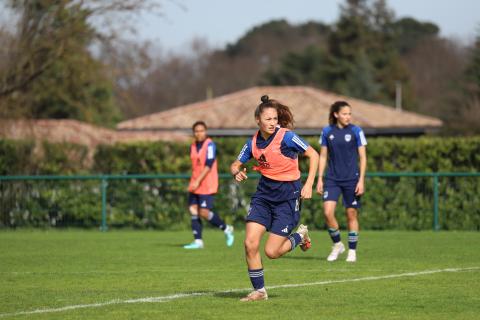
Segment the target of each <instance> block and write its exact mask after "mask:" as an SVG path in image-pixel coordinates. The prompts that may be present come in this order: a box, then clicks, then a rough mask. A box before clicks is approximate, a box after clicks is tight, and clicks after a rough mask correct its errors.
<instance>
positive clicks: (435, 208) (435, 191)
mask: <svg viewBox="0 0 480 320" xmlns="http://www.w3.org/2000/svg"><path fill="white" fill-rule="evenodd" d="M433 230H434V231H437V230H440V225H439V223H438V173H434V175H433Z"/></svg>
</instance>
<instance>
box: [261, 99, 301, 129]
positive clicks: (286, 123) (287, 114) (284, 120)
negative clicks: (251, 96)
mask: <svg viewBox="0 0 480 320" xmlns="http://www.w3.org/2000/svg"><path fill="white" fill-rule="evenodd" d="M260 100H262V103H260V104H259V105H258V107H257V108H256V109H255V119H258V118H260V115H261V114H262V112H263V110H265V109H266V108H273V109H275V110H277V114H278V124H279V125H280V127H282V128H288V129H293V123H294V120H293V114H292V112H291V111H290V108H289V107H287V106H286V105H283V104H281V103H280V102H278V101H277V100H273V99H270V98H269V97H268V96H267V95H263V96H262V97H261V98H260Z"/></svg>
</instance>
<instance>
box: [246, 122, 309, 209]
mask: <svg viewBox="0 0 480 320" xmlns="http://www.w3.org/2000/svg"><path fill="white" fill-rule="evenodd" d="M278 129H279V128H277V129H276V130H275V132H274V133H273V134H272V135H271V136H270V137H268V139H267V140H265V139H264V138H263V137H262V135H261V134H258V135H257V141H256V146H257V148H259V149H265V148H266V147H267V146H268V145H269V144H270V143H271V142H272V140H273V138H274V137H275V135H276V134H277V132H278ZM308 147H309V145H308V143H307V142H306V141H305V140H303V139H302V138H300V137H299V136H298V135H297V134H296V133H295V132H293V131H287V132H285V136H284V137H283V139H282V143H281V144H280V152H281V153H282V154H283V155H284V156H286V157H289V158H291V159H296V158H297V157H298V154H299V153H304V152H305V151H306V150H307V149H308ZM252 157H253V154H252V138H249V139H248V140H247V143H245V145H244V146H243V148H242V151H240V154H239V155H238V158H237V159H238V160H239V161H240V162H241V163H246V162H247V161H248V160H250V159H251V158H252ZM301 189H302V182H301V181H300V179H298V180H296V181H277V180H273V179H270V178H267V177H264V176H261V178H260V181H259V182H258V186H257V191H256V192H255V194H254V195H253V197H260V198H262V199H265V200H268V201H275V202H278V201H286V200H290V199H296V198H298V197H300V190H301Z"/></svg>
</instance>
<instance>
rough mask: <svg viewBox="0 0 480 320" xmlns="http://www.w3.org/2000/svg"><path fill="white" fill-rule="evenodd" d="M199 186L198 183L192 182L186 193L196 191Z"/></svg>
mask: <svg viewBox="0 0 480 320" xmlns="http://www.w3.org/2000/svg"><path fill="white" fill-rule="evenodd" d="M199 185H200V182H198V181H193V183H192V184H191V186H190V187H189V188H188V191H190V192H194V191H195V190H197V189H198V186H199Z"/></svg>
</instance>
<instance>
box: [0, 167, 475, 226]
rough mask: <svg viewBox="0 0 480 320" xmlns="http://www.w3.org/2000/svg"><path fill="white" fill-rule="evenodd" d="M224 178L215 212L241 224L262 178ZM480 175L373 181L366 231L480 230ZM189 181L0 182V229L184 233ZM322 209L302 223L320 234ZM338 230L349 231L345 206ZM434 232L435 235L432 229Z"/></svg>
mask: <svg viewBox="0 0 480 320" xmlns="http://www.w3.org/2000/svg"><path fill="white" fill-rule="evenodd" d="M249 177H250V179H249V180H248V181H247V182H246V183H242V184H241V185H238V184H237V183H235V182H234V181H233V180H232V179H231V176H230V175H228V174H221V175H220V178H221V183H220V190H219V193H218V195H217V197H216V210H218V211H219V212H220V213H221V214H222V215H224V216H227V220H228V222H229V223H236V224H241V223H242V221H243V217H244V215H245V213H246V211H247V210H248V204H249V197H250V196H251V194H252V193H253V192H254V191H255V186H256V182H257V180H258V178H259V176H258V175H256V174H251V175H250V176H249ZM479 177H480V173H466V172H461V173H453V172H436V173H416V172H402V173H368V174H367V181H366V194H365V196H364V197H363V199H362V202H363V206H362V212H361V215H362V217H361V223H362V226H363V227H364V228H368V229H395V228H399V229H426V228H433V230H440V229H461V230H465V229H466V230H479V229H480V199H479V197H478V195H479V194H480V184H479V181H480V180H479V179H478V178H479ZM188 179H189V175H187V174H156V175H84V176H0V200H1V205H0V228H15V227H86V228H88V227H100V229H101V230H103V231H106V230H107V228H108V227H109V226H110V227H134V228H155V229H163V228H165V229H167V228H169V229H171V228H187V227H188V225H189V216H188V212H187V210H186V207H187V203H186V194H187V192H186V187H187V181H188ZM321 203H322V201H321V199H320V197H319V196H318V195H317V196H315V197H314V198H313V199H312V200H308V201H305V202H304V207H303V210H302V219H303V220H304V221H305V222H306V223H309V224H311V225H313V226H315V227H316V228H322V227H324V225H323V224H322V221H323V218H322V204H321ZM337 210H338V212H337V217H339V222H340V223H341V224H345V218H344V217H343V214H342V212H341V211H342V210H343V209H342V206H340V205H339V206H337ZM428 226H430V227H428Z"/></svg>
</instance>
